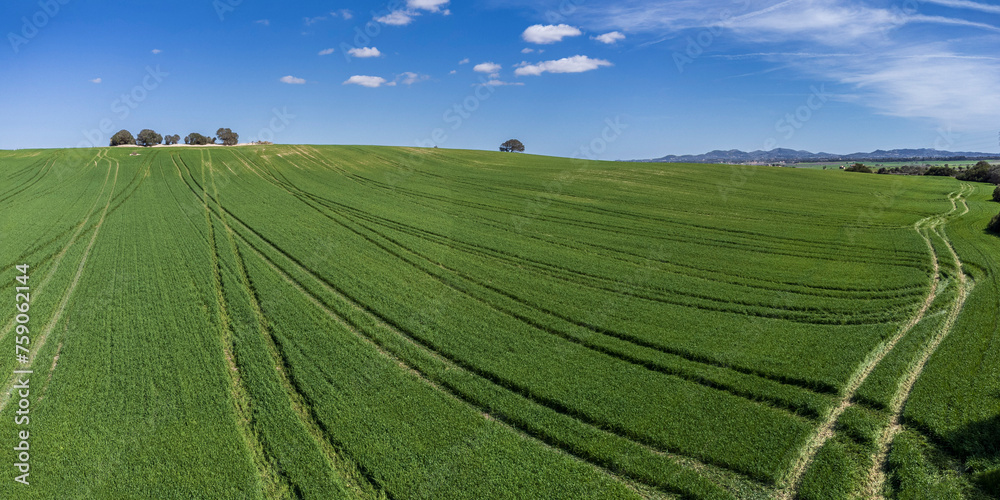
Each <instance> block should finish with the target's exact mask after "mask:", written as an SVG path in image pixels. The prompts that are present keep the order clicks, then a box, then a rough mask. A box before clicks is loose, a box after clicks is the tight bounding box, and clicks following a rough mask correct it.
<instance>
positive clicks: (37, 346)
mask: <svg viewBox="0 0 1000 500" xmlns="http://www.w3.org/2000/svg"><path fill="white" fill-rule="evenodd" d="M111 161H112V160H110V159H108V175H109V176H110V174H111ZM114 162H115V177H114V180H113V181H112V183H111V193H110V194H109V195H108V202H107V203H106V204H105V205H104V211H103V212H102V213H101V218H100V219H99V220H98V221H97V224H96V225H95V226H94V234H93V235H92V236H91V237H90V243H88V244H87V248H86V249H85V250H84V251H83V257H81V258H80V264H79V265H78V266H77V268H76V275H75V276H73V280H72V281H71V282H70V284H69V287H68V288H67V289H66V292H65V293H64V294H63V298H62V301H60V302H59V306H58V307H57V308H56V310H55V312H53V314H52V316H51V318H50V319H49V322H48V324H46V326H45V327H44V328H43V329H42V334H41V335H40V336H38V337H36V338H35V339H34V340H33V342H32V346H33V348H32V350H31V354H30V357H29V359H28V363H27V365H28V366H32V367H33V366H34V363H35V358H36V357H37V356H38V354H39V353H40V352H41V350H42V348H43V347H44V346H45V342H46V341H47V340H48V337H49V334H50V333H52V330H53V329H54V328H55V326H56V324H58V323H59V320H60V319H61V318H62V315H63V312H65V310H66V306H67V305H68V304H69V300H70V298H71V297H72V296H73V292H74V291H75V290H76V286H77V284H79V283H80V277H81V276H83V270H84V268H85V267H86V264H87V258H88V257H90V251H91V250H93V248H94V243H96V242H97V236H98V234H100V232H101V227H102V226H103V225H104V220H105V218H106V217H107V215H108V210H109V209H110V208H111V200H112V199H113V198H114V195H115V186H117V185H118V172H119V170H120V169H121V164H120V163H119V162H118V161H117V160H114ZM106 183H107V179H105V184H106ZM102 194H103V190H102ZM98 200H100V195H98ZM95 206H96V203H95ZM88 218H89V216H88ZM81 228H82V224H81ZM70 245H72V242H70ZM70 245H67V246H66V249H64V253H65V250H68V249H69V246H70ZM60 260H61V259H60ZM54 268H55V266H54V267H53V270H52V271H50V273H49V276H48V277H51V276H52V274H54V273H55V269H54ZM45 283H47V281H45V282H43V284H45ZM13 385H14V378H13V377H12V378H11V380H10V382H9V383H8V384H7V387H6V388H5V394H6V396H7V397H5V398H4V399H3V401H0V413H2V412H3V410H4V408H6V406H7V403H9V402H10V395H11V394H12V390H13V389H12V388H13Z"/></svg>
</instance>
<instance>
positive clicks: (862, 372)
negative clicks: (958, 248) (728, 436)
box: [778, 187, 965, 500]
mask: <svg viewBox="0 0 1000 500" xmlns="http://www.w3.org/2000/svg"><path fill="white" fill-rule="evenodd" d="M964 192H965V188H964V187H963V188H962V189H961V190H960V191H957V192H954V193H951V194H950V195H949V196H948V200H949V201H950V202H951V205H952V207H951V210H949V211H948V212H947V213H944V214H940V215H934V216H930V217H925V218H924V219H921V220H919V221H917V223H916V224H914V225H913V230H914V231H916V232H917V234H919V235H920V237H921V239H923V240H924V242H925V243H926V244H927V249H928V251H929V253H930V256H931V260H932V266H933V270H934V271H933V274H932V276H931V282H930V291H929V292H928V294H927V298H926V299H925V300H924V303H923V304H922V305H921V306H920V309H919V310H917V312H916V313H915V314H914V315H913V317H911V318H910V320H909V321H907V322H906V323H905V324H904V325H903V326H902V327H901V328H900V329H899V332H898V333H896V335H895V336H894V337H892V338H891V339H889V340H888V341H887V342H883V343H882V344H881V345H879V346H878V347H877V348H876V349H875V350H874V351H872V353H871V354H869V356H868V358H867V359H865V361H864V362H863V363H862V364H861V366H859V367H858V369H857V370H856V371H855V372H854V375H852V376H851V379H850V381H849V382H848V384H847V386H846V388H845V389H844V392H843V394H842V396H841V398H840V404H839V405H838V406H837V407H836V408H834V410H833V411H832V412H830V415H828V416H827V418H826V419H824V421H823V423H822V424H821V425H820V426H819V427H817V428H816V431H815V432H814V433H813V436H812V438H811V439H809V441H807V442H806V444H805V446H804V447H803V448H802V451H801V452H800V454H799V457H798V459H797V460H796V461H795V464H794V465H793V467H792V469H791V471H790V472H789V475H788V478H787V479H786V481H785V487H784V488H782V489H781V491H779V493H778V498H779V499H781V500H790V499H791V498H792V497H793V496H794V495H795V493H796V491H797V489H798V487H799V483H800V482H801V480H802V476H803V475H805V472H806V471H807V470H808V469H809V466H810V465H812V461H813V459H814V458H815V457H816V454H817V453H818V452H819V450H820V448H822V447H823V445H824V444H825V443H826V442H827V440H829V439H830V438H831V437H833V435H834V430H833V427H834V425H836V423H837V419H839V418H840V415H842V414H843V413H844V411H845V410H846V409H847V408H848V407H850V406H851V404H852V403H851V399H853V397H854V394H855V393H856V392H857V390H858V388H859V387H861V384H862V383H864V381H865V380H866V379H867V378H868V376H869V375H871V373H872V371H873V370H874V369H875V367H876V366H877V365H878V364H879V363H880V362H882V360H883V359H885V357H886V356H887V355H888V354H889V352H891V351H892V349H893V348H894V347H895V346H896V344H897V343H899V341H900V340H901V339H902V338H903V337H904V336H905V335H906V334H907V333H909V332H910V330H912V329H913V327H914V326H916V325H917V323H919V322H920V321H921V320H922V319H923V318H924V315H925V314H926V313H927V310H928V309H929V308H930V306H931V304H932V303H933V302H934V299H935V298H937V295H938V283H939V282H940V281H941V263H940V256H939V255H938V254H937V252H936V251H935V250H934V245H933V243H932V242H931V238H930V235H929V232H930V231H934V232H935V234H937V233H936V230H937V228H938V227H939V226H941V225H942V224H944V223H945V222H947V220H948V218H949V217H950V216H951V215H952V214H954V213H955V212H957V211H958V204H957V201H956V200H957V199H958V198H960V197H961V196H962V193H964ZM949 248H950V245H949ZM955 258H956V260H957V258H958V257H957V255H956V256H955Z"/></svg>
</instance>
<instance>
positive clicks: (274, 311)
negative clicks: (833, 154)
mask: <svg viewBox="0 0 1000 500" xmlns="http://www.w3.org/2000/svg"><path fill="white" fill-rule="evenodd" d="M135 151H138V152H140V153H141V155H140V156H130V155H129V153H131V152H135ZM992 191H993V186H988V185H985V184H982V185H980V184H968V183H960V182H958V181H956V180H955V179H952V178H922V177H899V176H876V175H864V174H855V175H846V174H843V173H842V172H839V171H836V172H834V171H826V172H824V171H817V170H808V169H803V170H792V169H775V168H768V167H759V168H758V167H732V166H713V165H677V164H643V163H611V162H588V161H576V160H569V159H561V158H548V157H539V156H527V155H516V154H501V153H486V152H474V151H446V150H436V149H435V150H431V149H407V148H383V147H343V146H340V147H326V146H323V147H312V146H266V147H239V148H221V147H216V148H155V149H142V150H139V149H134V148H115V149H90V150H35V151H26V150H22V151H9V152H0V206H2V211H0V286H2V287H3V295H4V296H5V297H8V298H9V299H8V300H7V301H6V302H5V303H6V304H7V305H5V306H3V307H0V328H2V330H0V341H2V345H3V346H4V351H3V353H5V354H0V380H3V383H4V384H5V390H4V391H3V392H4V394H5V396H4V398H3V399H2V401H0V437H2V438H0V449H3V450H6V451H3V452H0V453H5V454H6V456H5V457H4V458H3V461H4V463H6V464H7V465H6V466H5V469H4V470H5V472H4V474H3V475H2V482H0V498H39V499H50V498H114V499H120V498H206V499H228V498H234V499H235V498H323V499H325V498H364V499H367V498H391V499H410V498H427V499H449V498H468V499H483V498H511V499H514V498H518V499H521V498H540V499H543V498H544V499H547V498H566V499H581V498H675V497H683V498H712V499H714V498H719V499H724V498H793V497H798V498H810V499H811V498H817V499H819V498H850V497H859V498H860V497H867V496H875V495H884V496H885V497H886V498H901V499H902V498H924V497H925V496H922V495H927V494H928V493H930V494H933V495H937V496H936V498H962V497H965V498H972V499H978V498H994V497H996V496H998V495H1000V342H998V339H1000V303H998V298H1000V280H998V271H1000V240H998V239H997V238H996V237H995V236H992V235H990V234H987V233H986V232H985V231H984V228H985V226H986V223H987V222H988V220H989V219H990V218H991V217H992V216H993V215H995V214H996V213H997V212H998V211H1000V204H997V203H994V202H991V201H989V200H990V198H991V194H992ZM23 264H26V265H29V266H30V268H29V269H28V274H27V275H28V278H27V279H25V278H23V277H22V276H24V273H22V272H21V271H22V270H19V269H18V268H17V266H19V265H23ZM19 279H20V280H19ZM24 283H27V286H28V287H29V288H30V295H31V296H30V312H29V313H28V314H30V321H27V322H24V321H22V320H23V319H24V318H23V317H22V316H19V314H21V312H20V311H18V310H17V309H16V307H15V306H16V304H18V303H23V301H21V302H18V301H15V300H14V298H15V295H16V292H17V290H16V288H17V287H21V286H24ZM21 326H24V328H20V327H21ZM21 337H27V341H30V343H26V344H25V345H27V346H28V347H29V348H28V352H29V353H30V354H29V356H28V359H27V360H26V361H27V362H26V363H25V362H18V360H17V359H16V357H15V354H16V353H18V351H16V343H17V339H20V338H21ZM20 352H24V351H20ZM14 370H32V371H33V373H32V374H31V375H30V396H28V397H27V398H22V397H20V395H19V394H18V390H19V389H17V388H15V384H17V383H18V381H19V380H20V379H18V376H14V375H13V372H14ZM25 400H26V401H27V403H25ZM26 405H27V407H28V408H29V412H30V413H28V415H30V423H27V424H23V425H21V424H18V423H17V422H16V420H15V418H16V417H17V416H18V413H17V411H18V409H19V408H24V407H25V406H26ZM26 430H27V431H30V438H29V439H28V440H27V442H28V444H30V460H29V462H28V464H29V465H30V475H29V476H28V477H27V479H29V480H30V486H26V485H23V484H21V483H19V482H16V481H15V478H16V477H18V476H20V475H21V474H22V472H19V471H18V469H17V468H16V467H12V466H11V464H14V463H17V460H18V455H17V452H16V451H15V450H14V448H15V447H17V446H18V445H19V442H20V438H19V437H18V433H19V432H22V431H26Z"/></svg>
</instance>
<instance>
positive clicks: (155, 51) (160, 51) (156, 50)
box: [153, 49, 163, 54]
mask: <svg viewBox="0 0 1000 500" xmlns="http://www.w3.org/2000/svg"><path fill="white" fill-rule="evenodd" d="M153 53H154V54H161V53H163V51H162V50H160V49H153Z"/></svg>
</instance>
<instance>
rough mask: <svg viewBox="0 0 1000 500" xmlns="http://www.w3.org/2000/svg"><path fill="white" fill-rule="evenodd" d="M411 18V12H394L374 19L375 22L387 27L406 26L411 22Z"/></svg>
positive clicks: (412, 14)
mask: <svg viewBox="0 0 1000 500" xmlns="http://www.w3.org/2000/svg"><path fill="white" fill-rule="evenodd" d="M413 16H414V13H412V12H407V11H405V10H394V11H392V12H390V13H388V14H386V15H384V16H382V17H376V18H375V20H376V21H378V22H380V23H382V24H387V25H389V26H406V25H407V24H410V23H412V22H413Z"/></svg>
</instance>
